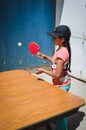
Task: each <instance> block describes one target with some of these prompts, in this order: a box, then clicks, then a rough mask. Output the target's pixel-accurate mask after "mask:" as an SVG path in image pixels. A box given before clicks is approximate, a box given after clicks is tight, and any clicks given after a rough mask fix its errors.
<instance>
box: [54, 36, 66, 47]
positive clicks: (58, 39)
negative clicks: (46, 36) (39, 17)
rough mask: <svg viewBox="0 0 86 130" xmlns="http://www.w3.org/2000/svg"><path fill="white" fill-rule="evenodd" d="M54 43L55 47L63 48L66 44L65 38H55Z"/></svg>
mask: <svg viewBox="0 0 86 130" xmlns="http://www.w3.org/2000/svg"><path fill="white" fill-rule="evenodd" d="M53 42H54V44H55V45H58V46H62V44H63V42H64V38H60V37H53Z"/></svg>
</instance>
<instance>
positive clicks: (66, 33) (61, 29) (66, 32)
mask: <svg viewBox="0 0 86 130" xmlns="http://www.w3.org/2000/svg"><path fill="white" fill-rule="evenodd" d="M47 34H48V35H49V36H52V37H57V36H59V37H62V38H68V39H69V38H70V36H71V31H70V28H69V27H68V26H67V25H59V26H57V27H56V28H55V29H54V30H53V31H52V32H47Z"/></svg>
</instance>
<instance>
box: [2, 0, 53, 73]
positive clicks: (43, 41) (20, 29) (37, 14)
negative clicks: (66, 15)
mask: <svg viewBox="0 0 86 130" xmlns="http://www.w3.org/2000/svg"><path fill="white" fill-rule="evenodd" d="M54 12H55V1H54V0H0V71H6V70H11V69H17V68H28V67H32V66H38V65H42V64H44V62H43V61H41V60H39V59H38V58H37V57H36V56H32V55H31V54H30V53H29V52H28V49H27V46H28V43H29V42H31V41H35V42H37V43H38V44H39V45H40V47H41V51H42V52H43V53H46V54H48V55H52V52H53V44H52V39H51V38H50V37H49V36H48V35H47V32H48V31H51V30H52V29H53V27H54ZM18 42H22V46H21V47H19V46H18Z"/></svg>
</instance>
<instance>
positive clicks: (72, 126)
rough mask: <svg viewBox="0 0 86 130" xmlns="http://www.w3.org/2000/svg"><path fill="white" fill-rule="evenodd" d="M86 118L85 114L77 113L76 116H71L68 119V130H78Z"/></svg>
mask: <svg viewBox="0 0 86 130" xmlns="http://www.w3.org/2000/svg"><path fill="white" fill-rule="evenodd" d="M84 116H85V113H84V112H81V111H79V112H77V113H76V114H74V115H71V116H69V117H68V118H67V119H68V130H76V128H77V127H78V126H79V125H80V122H81V121H82V120H83V118H84Z"/></svg>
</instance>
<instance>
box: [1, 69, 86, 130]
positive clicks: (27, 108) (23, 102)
mask: <svg viewBox="0 0 86 130" xmlns="http://www.w3.org/2000/svg"><path fill="white" fill-rule="evenodd" d="M84 104H85V101H84V100H83V99H82V98H80V97H78V96H76V95H73V94H71V93H70V92H66V91H64V90H61V89H59V88H57V87H55V86H54V85H52V84H50V83H48V82H46V81H43V80H40V79H38V78H37V77H36V76H33V75H32V74H30V73H29V72H28V71H26V70H12V71H6V72H0V129H1V130H15V129H17V128H22V127H24V126H29V125H33V124H35V123H39V122H42V121H44V120H47V119H49V118H52V117H54V116H58V115H62V114H63V113H67V112H69V111H71V110H73V109H76V108H80V107H81V106H83V105H84Z"/></svg>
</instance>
